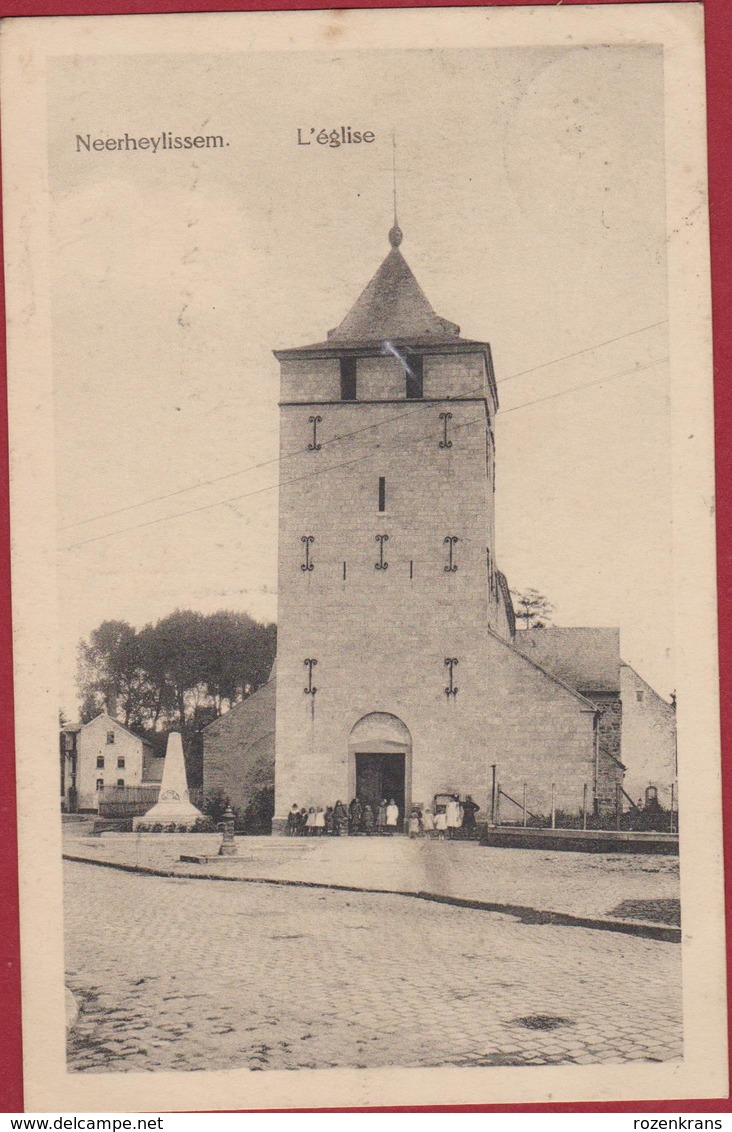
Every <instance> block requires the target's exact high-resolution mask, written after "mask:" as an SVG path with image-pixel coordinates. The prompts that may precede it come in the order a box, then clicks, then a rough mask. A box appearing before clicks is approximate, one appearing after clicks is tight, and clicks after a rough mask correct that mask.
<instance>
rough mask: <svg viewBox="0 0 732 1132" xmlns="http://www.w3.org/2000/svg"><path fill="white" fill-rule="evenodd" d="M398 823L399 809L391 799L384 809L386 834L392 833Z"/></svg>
mask: <svg viewBox="0 0 732 1132" xmlns="http://www.w3.org/2000/svg"><path fill="white" fill-rule="evenodd" d="M398 821H399V807H398V806H397V804H396V802H395V801H394V799H393V798H391V799H390V800H389V805H388V806H387V807H386V832H387V833H390V834H391V833H393V832H394V830H395V829H396V827H397V822H398Z"/></svg>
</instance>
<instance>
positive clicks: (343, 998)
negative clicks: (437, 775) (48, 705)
mask: <svg viewBox="0 0 732 1132" xmlns="http://www.w3.org/2000/svg"><path fill="white" fill-rule="evenodd" d="M65 878H66V887H65V899H66V904H65V909H66V911H65V927H66V940H67V944H66V960H67V984H68V986H69V987H70V989H71V990H72V991H73V992H74V994H75V995H76V996H77V1000H78V1002H79V1005H80V1014H79V1018H78V1020H77V1023H76V1025H75V1026H74V1028H73V1029H72V1031H71V1032H70V1038H69V1049H68V1058H69V1067H70V1069H72V1070H78V1071H88V1072H93V1071H107V1072H110V1071H112V1072H121V1071H130V1070H137V1071H140V1070H154V1069H162V1070H202V1069H205V1070H215V1069H234V1068H249V1069H260V1070H264V1069H300V1068H328V1067H335V1066H338V1067H346V1066H348V1067H356V1068H360V1067H376V1066H387V1065H398V1066H435V1065H461V1066H462V1065H464V1066H484V1065H546V1064H555V1063H560V1062H562V1063H566V1062H575V1063H579V1064H583V1065H585V1064H590V1063H610V1062H619V1061H645V1060H653V1061H666V1060H670V1059H674V1058H679V1057H681V1052H682V1050H681V1014H680V1010H681V1006H680V980H681V948H680V947H679V946H678V945H677V944H673V943H663V942H658V941H655V940H646V939H637V938H635V937H632V936H627V935H622V934H618V933H614V932H602V931H592V930H589V929H586V928H576V927H557V926H553V925H542V926H536V925H532V926H530V925H526V924H521V923H519V922H518V921H517V920H515V919H513V918H511V917H509V916H506V915H502V914H496V913H489V912H482V911H475V910H472V909H464V908H457V907H452V906H447V905H441V904H429V903H423V902H422V901H417V900H414V901H412V900H407V899H405V898H404V897H400V896H382V895H374V894H366V893H344V892H333V891H319V890H317V889H299V888H282V887H277V886H267V885H261V886H260V885H239V884H224V883H221V882H219V881H216V880H210V881H201V880H190V879H184V878H180V879H179V878H170V879H168V878H162V877H145V876H139V875H134V874H130V873H121V872H118V871H116V870H113V869H105V868H99V867H96V866H93V865H84V864H75V863H66V865H65Z"/></svg>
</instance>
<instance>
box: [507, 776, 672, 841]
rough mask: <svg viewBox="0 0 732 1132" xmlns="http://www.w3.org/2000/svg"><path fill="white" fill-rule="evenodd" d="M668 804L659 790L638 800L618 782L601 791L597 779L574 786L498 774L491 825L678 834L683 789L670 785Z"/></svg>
mask: <svg viewBox="0 0 732 1132" xmlns="http://www.w3.org/2000/svg"><path fill="white" fill-rule="evenodd" d="M662 788H663V791H664V792H665V798H666V801H667V805H666V806H663V805H662V804H661V802H660V801H659V796H658V795H659V788H658V787H655V786H650V787H648V789H647V790H646V791H645V796H644V798H641V799H639V800H638V801H634V800H633V799H632V798H631V797H630V795H629V794H627V793H626V791H625V790H624V789H623V787H622V786H621V785H620V784H619V783H618V784H616V785H615V786H614V787H610V788H609V789H607V790H605V791H604V792H603V793H602V794H601V795H599V796H598V795H596V794H595V791H594V788H593V785H592V784H591V783H584V784H583V785H582V787H579V788H578V787H577V786H572V787H568V786H566V784H565V785H562V784H558V783H555V782H544V783H540V782H536V781H534V782H530V781H526V782H515V781H511V782H510V783H507V784H504V783H502V782H501V781H500V779H499V777H498V776H497V775H496V774H494V776H493V781H492V786H491V796H490V804H489V815H488V824H489V825H492V826H514V827H515V826H522V827H524V828H530V829H604V830H612V829H615V830H634V831H638V832H642V831H644V830H646V831H654V832H659V833H661V832H663V833H678V830H679V812H678V790H677V787H676V783H668V784H666V783H664V784H663V787H662Z"/></svg>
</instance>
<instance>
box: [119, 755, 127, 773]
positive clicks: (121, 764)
mask: <svg viewBox="0 0 732 1132" xmlns="http://www.w3.org/2000/svg"><path fill="white" fill-rule="evenodd" d="M124 769H125V757H124V755H120V756H119V757H118V759H117V770H124Z"/></svg>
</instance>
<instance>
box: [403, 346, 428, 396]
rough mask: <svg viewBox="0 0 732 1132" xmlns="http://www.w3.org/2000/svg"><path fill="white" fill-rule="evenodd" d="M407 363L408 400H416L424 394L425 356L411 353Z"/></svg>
mask: <svg viewBox="0 0 732 1132" xmlns="http://www.w3.org/2000/svg"><path fill="white" fill-rule="evenodd" d="M407 365H408V366H409V369H408V370H407V400H411V401H414V400H417V399H418V398H420V397H423V396H424V392H423V388H424V358H422V357H419V356H417V355H414V354H410V355H409V357H408V359H407Z"/></svg>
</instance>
